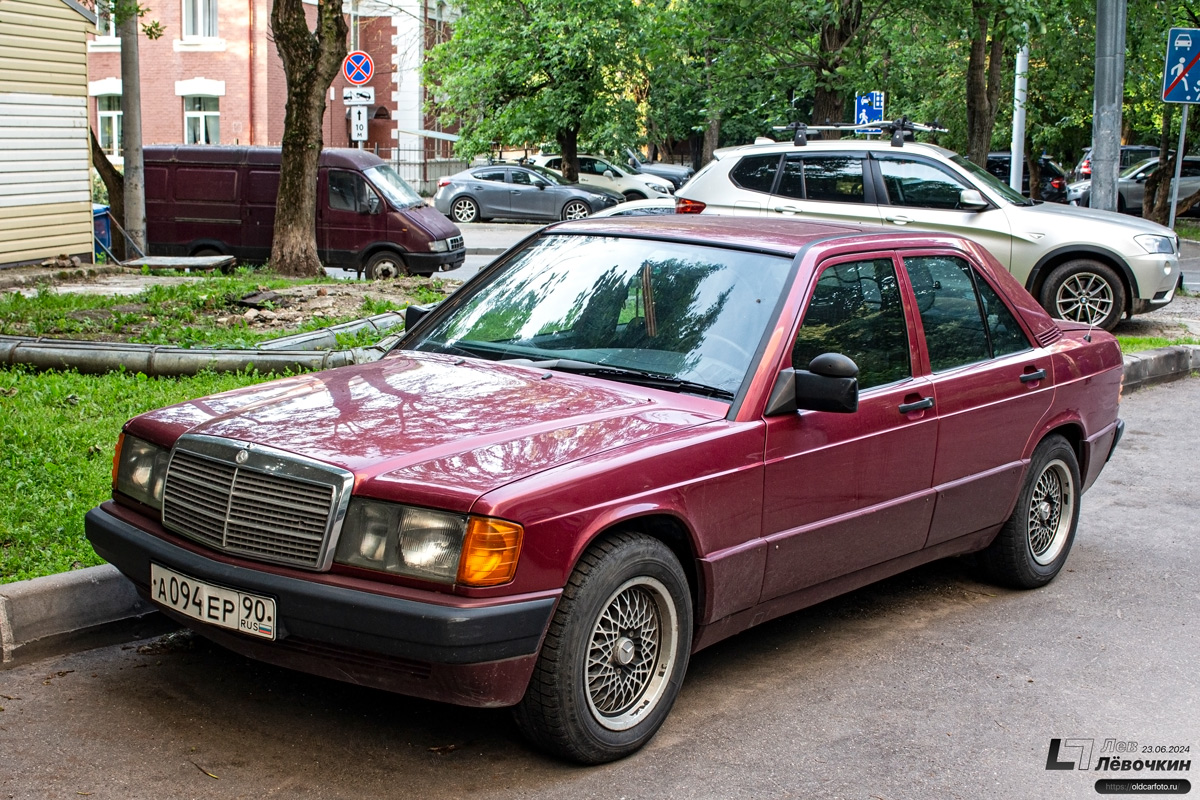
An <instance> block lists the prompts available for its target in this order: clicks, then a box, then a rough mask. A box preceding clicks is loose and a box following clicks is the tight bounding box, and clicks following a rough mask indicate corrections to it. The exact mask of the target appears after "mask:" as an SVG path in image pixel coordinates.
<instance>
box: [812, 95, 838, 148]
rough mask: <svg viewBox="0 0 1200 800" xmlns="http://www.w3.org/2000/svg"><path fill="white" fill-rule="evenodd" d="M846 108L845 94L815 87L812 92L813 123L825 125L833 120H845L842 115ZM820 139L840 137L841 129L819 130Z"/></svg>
mask: <svg viewBox="0 0 1200 800" xmlns="http://www.w3.org/2000/svg"><path fill="white" fill-rule="evenodd" d="M845 110H846V94H845V92H842V91H833V90H830V89H822V88H821V87H820V86H818V87H817V90H816V92H814V93H813V124H814V125H826V124H829V123H833V122H845V121H846V120H844V119H842V115H843V114H844V113H845ZM821 138H822V139H840V138H842V132H841V131H821Z"/></svg>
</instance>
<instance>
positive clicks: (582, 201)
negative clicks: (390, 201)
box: [433, 163, 625, 223]
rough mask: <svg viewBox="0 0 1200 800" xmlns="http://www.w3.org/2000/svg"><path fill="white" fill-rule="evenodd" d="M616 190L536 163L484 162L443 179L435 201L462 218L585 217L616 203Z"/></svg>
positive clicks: (460, 220) (618, 199) (439, 207)
mask: <svg viewBox="0 0 1200 800" xmlns="http://www.w3.org/2000/svg"><path fill="white" fill-rule="evenodd" d="M624 200H625V198H624V197H623V196H621V195H620V194H618V193H616V192H610V191H607V190H605V189H599V188H595V187H591V186H582V185H580V184H574V183H564V182H563V179H562V177H560V176H559V175H556V174H555V173H553V172H551V171H550V170H548V169H545V168H543V167H538V166H535V165H533V164H526V165H521V164H504V163H501V164H485V165H482V166H477V167H472V168H470V169H465V170H463V171H462V172H458V173H455V174H454V175H450V176H449V177H446V178H442V179H441V180H440V181H438V190H437V194H435V195H434V196H433V205H434V207H435V208H437V210H438V211H440V212H442V213H443V214H445V215H446V216H448V217H450V218H451V219H452V220H454V221H455V222H458V223H467V222H481V221H483V222H486V221H487V220H490V219H493V218H495V217H503V218H505V219H531V220H542V221H545V220H558V219H583V218H584V217H586V216H588V215H590V214H594V213H596V212H597V211H601V210H603V209H605V208H609V207H611V206H615V205H616V204H617V203H620V202H623V201H624Z"/></svg>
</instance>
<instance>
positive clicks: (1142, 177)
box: [1133, 172, 1146, 183]
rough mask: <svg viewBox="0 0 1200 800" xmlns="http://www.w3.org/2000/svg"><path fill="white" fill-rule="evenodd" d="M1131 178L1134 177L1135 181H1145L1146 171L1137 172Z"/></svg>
mask: <svg viewBox="0 0 1200 800" xmlns="http://www.w3.org/2000/svg"><path fill="white" fill-rule="evenodd" d="M1133 179H1134V181H1136V182H1137V183H1145V182H1146V173H1144V172H1139V173H1138V174H1137V175H1134V176H1133Z"/></svg>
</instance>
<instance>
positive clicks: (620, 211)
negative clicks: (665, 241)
mask: <svg viewBox="0 0 1200 800" xmlns="http://www.w3.org/2000/svg"><path fill="white" fill-rule="evenodd" d="M674 213H675V198H674V197H651V198H649V199H647V200H628V201H626V202H624V203H621V204H620V205H619V206H613V207H612V208H606V209H604V210H603V211H598V212H596V213H595V214H593V215H592V216H594V217H652V216H658V215H661V214H674Z"/></svg>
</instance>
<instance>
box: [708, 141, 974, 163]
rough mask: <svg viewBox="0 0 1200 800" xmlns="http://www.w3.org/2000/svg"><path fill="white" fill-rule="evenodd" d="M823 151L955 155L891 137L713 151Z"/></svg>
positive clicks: (725, 153) (727, 154)
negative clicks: (895, 143) (896, 142)
mask: <svg viewBox="0 0 1200 800" xmlns="http://www.w3.org/2000/svg"><path fill="white" fill-rule="evenodd" d="M810 150H811V151H815V152H821V151H823V150H859V151H864V152H883V153H895V152H904V151H906V150H908V151H916V152H921V153H930V152H932V153H937V154H938V155H941V156H943V157H946V158H949V157H950V156H953V155H955V153H954V151H952V150H947V149H946V148H944V147H939V146H938V145H936V144H930V143H928V142H908V141H906V142H905V143H904V145H903V146H902V147H893V146H892V143H891V141H890V140H889V139H887V138H884V139H810V140H809V142H808V144H800V145H798V144H793V143H791V142H769V143H763V144H744V145H738V146H735V147H721V148H718V149H717V150H715V151H714V152H713V156H714V157H716V158H718V159H726V158H729V157H731V156H743V155H750V154H752V153H763V154H771V153H791V152H796V153H803V152H806V151H810Z"/></svg>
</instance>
